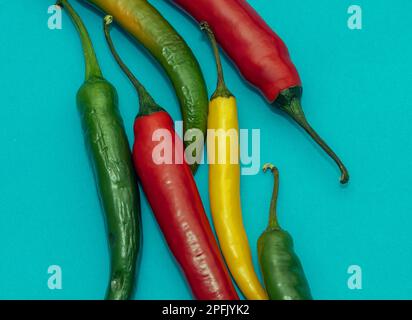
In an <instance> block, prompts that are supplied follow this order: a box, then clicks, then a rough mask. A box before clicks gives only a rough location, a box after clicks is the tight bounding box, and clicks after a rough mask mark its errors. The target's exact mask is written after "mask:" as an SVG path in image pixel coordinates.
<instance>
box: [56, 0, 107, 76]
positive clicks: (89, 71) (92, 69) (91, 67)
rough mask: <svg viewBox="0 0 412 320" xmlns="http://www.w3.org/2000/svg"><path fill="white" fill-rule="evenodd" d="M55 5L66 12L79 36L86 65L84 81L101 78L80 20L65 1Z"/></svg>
mask: <svg viewBox="0 0 412 320" xmlns="http://www.w3.org/2000/svg"><path fill="white" fill-rule="evenodd" d="M56 5H57V6H59V7H63V8H65V9H66V10H67V12H68V14H69V16H70V18H71V19H72V21H73V23H74V25H75V26H76V29H77V31H78V33H79V35H80V39H81V42H82V47H83V54H84V59H85V65H86V76H85V77H86V81H87V80H90V79H91V78H102V77H103V75H102V71H101V69H100V66H99V62H98V61H97V58H96V53H95V51H94V49H93V45H92V41H91V40H90V36H89V33H88V32H87V29H86V27H85V25H84V23H83V21H82V19H81V18H80V16H79V15H78V14H77V13H76V11H75V10H74V9H73V7H72V6H71V5H70V3H69V2H68V1H67V0H58V1H57V3H56Z"/></svg>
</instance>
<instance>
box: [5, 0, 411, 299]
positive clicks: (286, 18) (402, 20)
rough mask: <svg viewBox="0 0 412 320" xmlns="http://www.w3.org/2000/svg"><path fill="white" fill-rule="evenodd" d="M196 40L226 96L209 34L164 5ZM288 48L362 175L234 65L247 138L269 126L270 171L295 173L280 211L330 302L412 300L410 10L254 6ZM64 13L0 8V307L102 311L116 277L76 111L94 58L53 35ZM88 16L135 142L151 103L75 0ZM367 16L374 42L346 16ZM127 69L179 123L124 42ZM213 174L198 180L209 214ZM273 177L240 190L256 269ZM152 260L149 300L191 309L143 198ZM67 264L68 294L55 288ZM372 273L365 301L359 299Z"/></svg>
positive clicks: (142, 285)
mask: <svg viewBox="0 0 412 320" xmlns="http://www.w3.org/2000/svg"><path fill="white" fill-rule="evenodd" d="M151 2H152V3H153V4H154V5H155V6H156V7H157V8H158V9H159V10H160V11H161V12H162V13H163V14H164V16H165V17H166V18H167V19H168V20H169V21H170V22H171V23H172V24H173V25H174V26H175V27H176V29H177V30H178V31H179V32H180V33H181V34H182V36H183V37H184V38H185V39H186V40H187V42H188V44H189V45H190V47H191V48H193V51H194V53H195V55H196V57H197V58H198V60H199V62H200V65H201V67H202V70H203V71H204V73H205V78H206V81H207V84H208V86H209V93H211V92H212V90H213V88H214V86H215V81H216V74H215V69H214V65H213V64H214V61H213V57H212V53H211V50H210V48H209V44H208V42H207V41H206V38H205V36H204V35H203V34H202V33H201V32H200V31H199V30H198V28H197V27H196V25H195V24H194V23H193V22H192V21H191V20H190V19H189V18H188V17H187V16H185V15H184V14H182V13H181V12H180V11H179V10H177V9H176V8H175V7H173V6H172V5H170V4H169V3H167V1H164V0H156V1H154V0H153V1H151ZM249 2H250V3H251V4H252V5H253V6H254V7H255V8H256V10H257V11H258V12H259V13H261V14H262V16H263V17H264V18H265V19H266V21H267V22H268V23H269V25H270V26H272V27H273V28H274V29H275V30H276V31H277V32H278V34H279V35H280V36H281V37H282V38H283V39H284V40H285V42H286V43H287V44H288V47H289V50H290V52H291V55H292V58H293V61H294V62H295V64H296V66H297V67H298V69H299V72H300V75H301V77H302V80H303V83H304V87H305V93H304V98H303V105H304V108H305V110H306V114H307V117H308V119H309V120H310V122H311V123H312V124H313V126H314V127H315V128H316V129H317V130H318V131H319V133H321V135H322V136H324V137H325V139H326V140H327V141H328V142H329V144H330V145H331V146H332V147H333V148H334V149H335V150H336V152H337V153H338V154H339V155H340V156H341V157H342V159H343V160H344V162H345V163H346V165H347V166H348V168H349V170H350V173H351V181H350V184H349V185H348V186H347V187H341V186H340V185H339V183H338V176H339V175H338V172H337V169H336V168H335V166H334V164H333V163H332V162H331V161H330V160H329V159H328V158H327V157H326V156H325V155H324V154H323V153H322V152H321V151H320V149H319V148H318V147H316V146H315V145H314V143H312V142H311V140H310V139H309V138H308V137H307V136H306V135H305V134H304V133H303V132H302V130H300V129H298V128H297V127H296V126H295V125H292V124H291V122H290V121H288V120H286V119H285V118H284V117H281V116H279V115H277V114H275V113H273V112H272V111H270V109H269V107H268V104H267V103H266V102H265V101H264V99H263V98H261V97H260V95H259V94H258V93H257V92H256V91H255V90H253V89H252V88H251V87H250V86H249V85H248V84H247V83H245V81H243V80H242V78H241V77H239V75H238V73H237V72H236V70H235V68H234V67H233V65H232V64H231V63H230V62H229V60H228V59H227V58H226V57H225V58H224V69H225V72H226V78H227V83H228V86H229V87H230V89H231V90H232V91H233V92H234V93H235V94H236V96H237V98H238V104H239V118H240V126H241V128H244V129H253V128H260V129H261V162H262V164H263V163H264V162H268V161H270V162H273V163H275V164H276V165H277V166H278V167H279V169H280V171H281V189H280V200H279V214H280V220H281V223H282V225H283V226H284V228H285V229H287V230H288V231H289V232H291V234H292V235H293V236H294V239H295V244H296V251H297V253H298V254H299V256H300V258H301V260H302V263H303V265H304V267H305V271H306V274H307V277H308V279H309V282H310V285H311V288H312V291H313V295H314V297H315V298H317V299H410V298H412V272H411V264H412V250H411V235H410V232H411V230H412V201H411V191H412V187H411V182H410V181H411V180H412V170H411V163H412V152H411V147H412V140H411V138H410V137H411V135H412V127H411V125H410V121H411V119H412V106H411V103H410V100H409V99H410V88H411V83H412V33H411V30H412V19H411V12H412V1H409V0H395V1H389V0H357V1H345V0H334V1H330V0H316V1H301V0H287V1H286V0H277V1H258V0H250V1H249ZM52 4H53V2H52V1H45V0H43V1H28V0H24V1H5V0H0V20H1V24H2V33H1V43H2V45H1V50H0V66H1V67H0V68H1V69H0V70H1V76H0V93H1V97H2V99H1V101H2V102H1V107H0V119H1V126H0V141H1V149H0V150H1V151H0V168H1V169H0V181H1V183H0V257H1V258H0V260H1V262H0V275H1V279H0V298H2V299H23V298H24V299H100V298H102V297H103V296H104V292H105V289H106V282H107V278H108V268H109V264H108V262H109V261H108V249H107V245H106V235H105V230H104V222H103V218H102V217H103V215H102V213H101V210H100V207H99V203H98V198H97V196H96V191H95V187H94V183H93V177H92V173H91V171H90V169H89V164H88V160H87V156H86V153H85V149H84V145H83V138H82V131H81V128H80V121H79V117H78V114H77V111H76V107H75V95H76V91H77V89H78V88H79V86H80V85H81V83H82V81H83V77H84V75H83V57H82V54H81V49H80V42H79V39H78V36H77V34H76V32H75V29H74V27H73V25H72V24H71V22H70V21H69V19H68V16H67V15H66V14H64V13H63V29H62V30H49V29H48V27H47V20H48V18H49V15H48V13H47V9H48V6H49V5H52ZM72 4H73V6H75V8H76V9H78V11H79V13H80V15H81V16H82V17H83V18H84V20H85V22H86V24H87V27H88V28H89V31H90V33H91V36H92V39H93V41H94V44H95V48H96V50H97V55H98V58H99V60H100V62H101V66H102V69H103V72H104V75H105V77H106V78H107V79H108V80H110V81H111V82H112V83H113V84H114V85H115V87H116V88H117V89H118V92H119V96H120V109H121V113H122V116H123V118H124V122H125V126H126V128H127V132H128V135H129V138H130V141H133V134H132V125H133V120H134V116H135V114H136V112H137V97H136V94H135V92H134V90H133V88H132V86H131V85H130V84H129V82H128V81H127V79H126V78H125V76H124V75H123V74H122V73H121V72H120V70H119V69H118V67H117V65H116V64H115V62H114V60H113V58H112V57H111V55H110V53H109V51H108V49H107V46H106V43H105V41H104V37H103V33H102V16H101V15H99V14H96V12H95V11H92V10H90V8H88V7H86V6H83V5H80V4H79V2H77V1H74V0H72ZM351 4H358V5H361V6H362V8H363V30H361V31H351V30H349V29H348V27H347V19H348V14H347V8H348V7H349V5H351ZM113 37H114V42H115V43H116V46H117V47H118V50H119V51H120V53H121V55H122V57H123V58H124V60H125V61H127V63H128V64H129V66H130V67H131V69H132V70H133V71H134V72H135V73H136V75H138V77H139V78H140V79H141V81H142V82H143V83H144V84H145V85H146V86H147V88H148V89H149V90H150V92H152V94H153V95H154V96H155V98H156V99H157V100H158V102H159V103H160V104H161V105H162V106H164V107H165V108H167V110H168V111H169V112H170V113H171V115H172V116H173V118H174V119H176V120H178V119H180V112H179V109H178V104H177V100H176V98H175V95H174V93H173V90H172V87H171V85H170V83H169V82H168V80H167V78H166V76H165V74H164V73H163V72H162V70H161V69H160V67H158V65H157V64H156V62H155V61H154V60H152V59H151V58H149V56H148V55H147V54H145V52H144V50H143V49H141V48H140V47H139V46H138V45H136V44H134V43H133V42H132V41H130V39H128V38H127V37H125V36H124V35H123V34H122V33H121V32H119V31H118V30H114V31H113ZM207 174H208V168H207V166H206V165H203V166H202V167H201V168H200V170H199V172H198V174H197V176H196V181H197V184H198V186H199V190H200V192H201V195H202V198H203V200H204V205H205V207H206V209H207V211H209V204H208V190H207V189H208V186H207ZM271 189H272V177H271V176H270V175H264V174H263V173H260V174H258V175H256V176H244V177H242V202H243V214H244V222H245V226H246V229H247V233H248V236H249V240H250V244H251V246H252V249H253V254H254V259H255V262H256V259H257V257H256V241H257V238H258V237H259V235H260V234H261V232H262V230H263V229H264V227H265V225H266V221H267V213H268V207H269V201H270V194H271ZM142 214H143V223H144V248H143V258H142V264H141V270H140V273H139V276H138V280H137V281H138V286H137V290H136V294H135V298H136V299H189V298H190V297H191V295H190V291H189V289H188V287H187V286H186V284H185V281H184V279H183V277H182V275H181V274H180V272H179V270H178V268H177V266H176V264H175V262H174V261H173V258H172V256H171V254H170V253H169V252H168V249H167V247H166V245H165V241H164V240H163V238H162V235H161V233H160V231H159V228H158V226H157V224H156V222H155V220H154V218H153V215H152V213H151V210H150V209H149V207H148V204H147V202H146V200H145V198H144V197H143V203H142ZM55 264H57V265H59V266H61V268H62V271H63V289H62V290H54V291H53V290H49V289H48V287H47V279H48V277H49V275H48V274H47V269H48V267H49V266H50V265H55ZM350 265H359V266H361V267H362V271H363V289H362V290H349V289H348V286H347V280H348V278H349V275H348V274H347V269H348V267H349V266H350Z"/></svg>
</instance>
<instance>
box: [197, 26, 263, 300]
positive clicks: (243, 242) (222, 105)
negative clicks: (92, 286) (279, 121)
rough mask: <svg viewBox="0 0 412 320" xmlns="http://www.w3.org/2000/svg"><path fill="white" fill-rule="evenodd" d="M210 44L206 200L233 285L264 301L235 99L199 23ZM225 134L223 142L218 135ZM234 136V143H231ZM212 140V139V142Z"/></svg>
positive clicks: (211, 37) (213, 44)
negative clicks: (247, 220)
mask: <svg viewBox="0 0 412 320" xmlns="http://www.w3.org/2000/svg"><path fill="white" fill-rule="evenodd" d="M201 28H202V29H204V30H205V31H206V32H207V34H208V36H209V38H210V41H211V43H212V47H213V51H214V55H215V59H216V63H217V71H218V84H217V89H216V91H215V93H214V94H213V96H212V99H211V101H210V105H209V118H208V130H213V132H215V133H216V135H211V134H209V140H208V156H209V198H210V208H211V212H212V217H213V223H214V226H215V230H216V234H217V236H218V239H219V244H220V247H221V249H222V253H223V256H224V257H225V260H226V264H227V265H228V267H229V270H230V273H231V274H232V276H233V278H234V280H235V282H236V284H237V285H238V287H239V288H240V290H241V291H242V293H243V294H244V295H245V297H246V298H247V299H249V300H267V298H268V297H267V294H266V291H265V289H263V287H262V285H261V284H260V282H259V279H258V277H257V275H256V273H255V270H254V267H253V261H252V253H251V251H250V247H249V242H248V239H247V235H246V231H245V228H244V226H243V219H242V207H241V201H240V165H239V123H238V116H237V106H236V99H235V97H234V96H233V95H232V93H231V92H230V91H229V90H228V89H227V87H226V85H225V81H224V78H223V70H222V65H221V62H220V56H219V49H218V47H217V43H216V40H215V38H214V35H213V32H212V30H211V29H210V28H209V26H208V25H207V23H203V24H201ZM219 132H222V133H224V134H225V135H226V134H227V136H224V138H223V140H222V139H221V138H219V136H218V135H217V134H218V133H219ZM231 137H234V139H235V140H231ZM212 139H213V140H212Z"/></svg>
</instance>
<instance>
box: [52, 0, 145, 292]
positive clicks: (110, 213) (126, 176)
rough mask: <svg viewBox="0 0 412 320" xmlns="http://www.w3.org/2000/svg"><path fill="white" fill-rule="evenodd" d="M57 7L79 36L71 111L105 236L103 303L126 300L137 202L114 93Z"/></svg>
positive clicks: (86, 43) (135, 248) (137, 230)
mask: <svg viewBox="0 0 412 320" xmlns="http://www.w3.org/2000/svg"><path fill="white" fill-rule="evenodd" d="M57 4H58V5H60V6H62V7H64V8H65V9H66V10H67V12H68V14H69V15H70V17H71V19H72V20H73V23H74V25H75V26H76V28H77V30H78V32H79V35H80V38H81V41H82V46H83V51H84V57H85V63H86V80H85V82H84V84H83V85H82V87H81V88H80V90H79V91H78V93H77V106H78V110H79V113H80V116H81V120H82V125H83V131H84V135H85V142H86V146H87V149H88V151H89V156H90V160H91V162H92V165H93V169H94V174H95V180H96V184H97V189H98V191H99V195H100V200H101V203H102V206H103V209H104V211H105V214H106V222H107V227H108V233H109V245H110V253H111V275H110V283H109V286H108V289H107V293H106V299H110V300H112V299H113V300H123V299H129V298H130V297H131V295H132V293H133V287H134V282H135V281H134V279H135V271H136V263H137V257H138V253H139V249H140V246H141V221H140V198H139V190H138V186H137V179H136V175H135V172H134V169H133V164H132V157H131V152H130V147H129V143H128V140H127V137H126V133H125V130H124V127H123V121H122V119H121V117H120V114H119V110H118V106H117V105H118V97H117V92H116V89H115V88H114V87H113V86H112V85H111V84H110V83H109V82H108V81H106V80H105V79H104V78H103V75H102V72H101V70H100V67H99V64H98V61H97V58H96V55H95V52H94V49H93V45H92V43H91V40H90V37H89V35H88V32H87V30H86V28H85V26H84V24H83V22H82V21H81V19H80V17H79V16H78V15H77V13H76V12H75V11H74V9H73V8H72V7H71V5H70V4H69V3H68V2H67V0H60V1H58V2H57Z"/></svg>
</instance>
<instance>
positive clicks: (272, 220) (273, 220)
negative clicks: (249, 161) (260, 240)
mask: <svg viewBox="0 0 412 320" xmlns="http://www.w3.org/2000/svg"><path fill="white" fill-rule="evenodd" d="M267 170H270V171H272V173H273V176H274V186H273V193H272V200H271V201H270V209H269V224H268V230H279V229H280V226H279V223H278V218H277V212H276V208H277V202H278V194H279V170H278V168H276V167H275V166H274V165H273V164H270V163H268V164H265V165H264V166H263V172H266V171H267Z"/></svg>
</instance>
